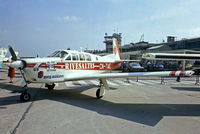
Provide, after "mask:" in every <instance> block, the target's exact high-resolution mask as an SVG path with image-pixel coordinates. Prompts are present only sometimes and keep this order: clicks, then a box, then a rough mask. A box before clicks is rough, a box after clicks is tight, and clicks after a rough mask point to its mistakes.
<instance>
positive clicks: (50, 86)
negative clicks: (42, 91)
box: [46, 83, 55, 90]
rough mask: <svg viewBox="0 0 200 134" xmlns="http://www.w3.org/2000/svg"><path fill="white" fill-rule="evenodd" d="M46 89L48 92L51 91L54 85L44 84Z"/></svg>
mask: <svg viewBox="0 0 200 134" xmlns="http://www.w3.org/2000/svg"><path fill="white" fill-rule="evenodd" d="M46 87H47V88H48V89H49V90H53V89H54V87H55V84H54V83H53V84H52V85H48V84H46Z"/></svg>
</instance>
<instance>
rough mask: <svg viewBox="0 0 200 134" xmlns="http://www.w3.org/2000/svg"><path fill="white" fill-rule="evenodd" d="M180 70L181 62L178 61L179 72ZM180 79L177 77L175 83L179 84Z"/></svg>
mask: <svg viewBox="0 0 200 134" xmlns="http://www.w3.org/2000/svg"><path fill="white" fill-rule="evenodd" d="M182 68H183V66H182V64H181V61H178V70H179V71H181V70H182ZM180 78H181V77H180V76H178V77H177V78H176V81H177V82H180Z"/></svg>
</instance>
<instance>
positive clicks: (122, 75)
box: [66, 71, 194, 81]
mask: <svg viewBox="0 0 200 134" xmlns="http://www.w3.org/2000/svg"><path fill="white" fill-rule="evenodd" d="M193 73H194V72H193V71H163V72H138V73H103V74H92V75H88V76H74V77H73V76H72V77H70V80H85V79H87V80H89V79H105V78H106V79H109V78H129V77H138V76H140V77H145V76H161V77H164V76H165V77H166V76H191V75H192V74H193ZM67 80H69V78H68V79H66V81H67Z"/></svg>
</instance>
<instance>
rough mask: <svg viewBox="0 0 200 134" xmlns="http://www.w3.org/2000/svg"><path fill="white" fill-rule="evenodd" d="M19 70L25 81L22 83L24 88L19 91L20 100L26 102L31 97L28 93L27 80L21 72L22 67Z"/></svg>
mask: <svg viewBox="0 0 200 134" xmlns="http://www.w3.org/2000/svg"><path fill="white" fill-rule="evenodd" d="M20 72H21V74H22V77H23V78H24V82H25V85H24V88H25V90H24V91H23V92H22V93H21V95H20V100H21V101H22V102H27V101H30V99H31V95H30V94H29V93H28V84H29V82H28V81H26V78H25V77H24V73H23V72H22V69H20Z"/></svg>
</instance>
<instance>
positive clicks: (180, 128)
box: [0, 70, 200, 134]
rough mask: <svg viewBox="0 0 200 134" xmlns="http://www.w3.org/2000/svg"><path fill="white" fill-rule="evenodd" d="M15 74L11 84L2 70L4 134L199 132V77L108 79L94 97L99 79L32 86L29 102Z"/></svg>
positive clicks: (0, 95) (0, 129)
mask: <svg viewBox="0 0 200 134" xmlns="http://www.w3.org/2000/svg"><path fill="white" fill-rule="evenodd" d="M21 81H22V78H21V76H20V74H16V78H15V79H14V83H13V84H10V83H8V82H9V79H8V78H7V70H0V134H10V133H11V134H54V133H56V134H63V133H67V134H80V133H81V134H102V133H104V134H107V133H109V134H132V133H135V134H199V133H200V127H199V126H200V87H199V86H198V85H194V84H195V77H191V78H181V82H180V83H177V82H176V81H175V78H166V79H165V82H166V83H165V84H164V85H161V84H160V78H159V77H153V78H150V77H145V78H139V81H138V82H136V78H133V79H130V81H129V82H130V83H126V82H124V81H125V79H112V80H109V81H108V82H109V85H110V87H111V90H107V91H106V94H105V96H104V97H103V98H102V99H101V100H99V99H96V98H95V94H96V89H97V86H96V84H97V83H98V81H95V80H94V81H77V82H66V83H59V84H56V87H55V90H52V91H50V90H47V89H45V88H44V85H43V84H30V85H29V87H30V88H29V93H31V95H32V98H31V101H30V102H26V103H22V102H20V100H19V95H20V93H21V92H22V91H23V88H21V87H20V86H19V85H20V84H21Z"/></svg>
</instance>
